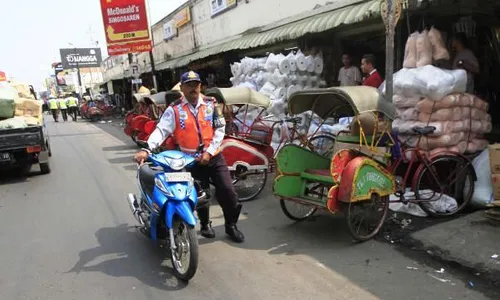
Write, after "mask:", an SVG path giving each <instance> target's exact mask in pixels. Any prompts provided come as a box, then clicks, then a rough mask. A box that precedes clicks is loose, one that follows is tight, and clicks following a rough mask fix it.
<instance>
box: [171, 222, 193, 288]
mask: <svg viewBox="0 0 500 300" xmlns="http://www.w3.org/2000/svg"><path fill="white" fill-rule="evenodd" d="M173 226H174V228H173V230H174V241H175V249H173V248H174V247H171V250H170V259H171V261H172V267H173V270H174V276H175V277H177V278H178V279H181V280H184V281H188V280H190V279H191V278H193V276H194V274H195V273H196V269H198V256H199V250H198V238H197V236H196V231H195V229H194V228H193V227H191V226H189V225H188V224H186V223H185V222H184V221H182V220H179V219H177V220H175V221H174V225H173Z"/></svg>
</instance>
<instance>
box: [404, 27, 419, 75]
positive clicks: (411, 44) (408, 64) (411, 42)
mask: <svg viewBox="0 0 500 300" xmlns="http://www.w3.org/2000/svg"><path fill="white" fill-rule="evenodd" d="M418 34H419V33H418V32H414V33H412V34H411V35H410V36H409V37H408V39H407V40H406V46H405V58H404V61H403V68H415V67H417V37H418Z"/></svg>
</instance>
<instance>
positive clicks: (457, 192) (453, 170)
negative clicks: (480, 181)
mask: <svg viewBox="0 0 500 300" xmlns="http://www.w3.org/2000/svg"><path fill="white" fill-rule="evenodd" d="M416 176H417V184H416V185H415V200H416V201H418V205H419V206H420V207H421V208H422V210H424V211H425V212H426V213H427V214H429V215H430V216H432V217H450V216H453V215H455V214H458V213H460V212H461V211H462V210H464V208H465V207H467V205H468V204H469V203H470V202H471V200H472V195H473V194H474V181H475V176H474V168H473V167H472V163H471V162H470V161H468V160H467V159H465V158H462V157H459V156H452V155H443V156H438V157H436V158H433V159H432V160H431V162H430V163H429V164H428V165H427V166H424V167H423V168H422V170H421V171H420V172H419V173H418V174H417V175H416ZM442 196H449V197H451V198H453V199H455V200H456V205H450V203H446V200H443V201H442V202H441V204H440V206H442V207H443V208H445V210H446V212H437V211H436V210H434V208H433V203H438V202H437V201H438V200H440V198H442ZM443 199H444V198H443Z"/></svg>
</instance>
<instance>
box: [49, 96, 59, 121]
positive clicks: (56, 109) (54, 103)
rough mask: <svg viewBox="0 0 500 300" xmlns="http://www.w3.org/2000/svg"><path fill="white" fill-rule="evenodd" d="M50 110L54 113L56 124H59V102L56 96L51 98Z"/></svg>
mask: <svg viewBox="0 0 500 300" xmlns="http://www.w3.org/2000/svg"><path fill="white" fill-rule="evenodd" d="M48 103H49V109H50V111H51V112H52V117H53V118H54V122H59V120H58V118H59V106H58V105H57V100H56V98H55V97H54V96H50V97H49V101H48Z"/></svg>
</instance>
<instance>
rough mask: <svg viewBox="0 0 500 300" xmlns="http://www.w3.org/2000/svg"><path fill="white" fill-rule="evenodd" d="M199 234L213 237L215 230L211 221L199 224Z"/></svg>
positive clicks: (209, 237) (208, 237)
mask: <svg viewBox="0 0 500 300" xmlns="http://www.w3.org/2000/svg"><path fill="white" fill-rule="evenodd" d="M200 234H201V236H202V237H204V238H207V239H213V238H215V231H214V230H213V229H212V222H211V221H210V222H208V223H207V224H205V225H201V229H200Z"/></svg>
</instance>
